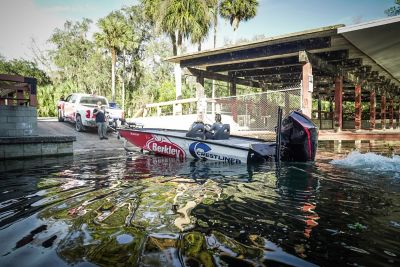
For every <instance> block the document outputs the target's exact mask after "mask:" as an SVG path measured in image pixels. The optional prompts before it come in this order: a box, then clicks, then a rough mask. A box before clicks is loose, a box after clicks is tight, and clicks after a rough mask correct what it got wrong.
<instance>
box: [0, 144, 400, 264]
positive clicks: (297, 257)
mask: <svg viewBox="0 0 400 267" xmlns="http://www.w3.org/2000/svg"><path fill="white" fill-rule="evenodd" d="M353 144H354V143H353ZM334 148H335V144H330V143H326V144H324V143H321V145H320V153H319V159H318V160H317V162H316V163H307V164H299V163H297V164H288V163H282V164H281V166H280V168H276V166H275V165H274V164H268V165H231V164H227V163H221V162H211V161H179V160H176V159H171V158H163V157H156V156H152V155H141V154H133V155H130V156H128V157H127V156H126V155H124V154H118V152H116V153H115V154H108V155H88V156H80V157H75V158H57V159H40V160H36V161H35V160H33V161H31V162H30V163H29V164H28V163H26V164H25V165H23V166H22V168H23V169H19V170H18V169H17V168H11V166H13V164H16V163H12V162H9V163H8V164H6V165H3V169H1V170H0V179H1V183H0V240H2V241H3V240H6V242H0V265H1V266H12V265H14V266H25V265H29V266H39V265H43V266H50V265H51V266H53V265H57V266H63V265H78V266H79V265H81V264H86V265H90V264H92V265H100V266H136V265H138V266H260V265H265V266H270V265H272V266H285V265H292V266H312V265H322V266H326V265H329V266H342V265H362V266H376V265H381V266H385V265H387V266H390V265H393V266H395V265H399V263H400V260H399V257H400V198H399V191H400V182H399V178H396V177H398V174H399V170H398V169H396V168H394V169H390V170H389V171H386V172H380V171H378V172H377V171H376V170H373V169H371V168H369V169H368V168H361V169H360V167H358V168H355V167H354V166H350V167H348V166H345V167H342V166H343V165H342V166H340V167H338V166H337V165H334V164H331V161H332V159H333V158H334V157H340V158H344V157H345V155H344V154H340V153H339V154H335V153H337V152H334ZM375 148H376V150H375V151H377V152H379V153H382V152H383V151H386V153H385V154H392V153H396V151H397V146H396V145H395V144H394V145H393V144H391V145H386V144H380V145H379V144H378V145H376V144H375V147H372V149H371V146H369V145H368V148H367V145H366V144H364V143H361V146H360V147H359V148H358V149H359V151H361V152H368V151H374V149H375ZM342 149H344V150H346V149H347V148H346V145H345V146H344V148H343V144H342ZM353 149H354V146H353ZM348 151H350V149H349V150H348ZM342 153H344V152H342ZM337 155H339V156H337ZM354 155H356V154H353V156H350V157H348V158H346V159H344V162H352V163H354V162H357V160H360V158H362V157H364V156H365V155H363V154H358V156H356V157H355V158H354ZM372 155H373V156H372V157H375V158H374V160H375V161H373V165H380V166H383V165H384V164H385V162H386V163H387V162H388V161H390V159H389V158H379V156H377V155H376V154H372ZM351 157H353V158H351ZM368 157H369V156H368ZM394 158H395V159H396V157H394ZM363 162H364V163H365V162H368V161H366V160H365V159H364V161H363ZM394 165H395V166H397V164H394ZM33 166H35V167H33ZM358 166H365V164H364V165H358ZM20 168H21V167H20Z"/></svg>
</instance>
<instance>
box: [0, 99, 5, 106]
mask: <svg viewBox="0 0 400 267" xmlns="http://www.w3.org/2000/svg"><path fill="white" fill-rule="evenodd" d="M5 104H6V100H5V99H4V98H0V106H5Z"/></svg>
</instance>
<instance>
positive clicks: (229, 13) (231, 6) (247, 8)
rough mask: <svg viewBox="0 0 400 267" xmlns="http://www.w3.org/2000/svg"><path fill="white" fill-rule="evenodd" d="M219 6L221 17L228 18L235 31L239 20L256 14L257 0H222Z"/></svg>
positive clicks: (247, 18) (245, 19)
mask: <svg viewBox="0 0 400 267" xmlns="http://www.w3.org/2000/svg"><path fill="white" fill-rule="evenodd" d="M219 7H220V15H221V17H223V18H225V19H229V20H230V23H231V26H232V27H233V30H234V31H236V30H237V28H238V27H239V23H240V22H241V21H247V20H249V19H251V18H254V17H255V16H256V14H257V7H258V0H222V1H221V4H220V6H219Z"/></svg>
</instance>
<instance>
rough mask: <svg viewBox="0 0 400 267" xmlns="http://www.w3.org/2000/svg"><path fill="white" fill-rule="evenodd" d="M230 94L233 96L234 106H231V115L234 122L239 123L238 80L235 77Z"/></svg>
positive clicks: (232, 80)
mask: <svg viewBox="0 0 400 267" xmlns="http://www.w3.org/2000/svg"><path fill="white" fill-rule="evenodd" d="M229 91H230V92H229V93H230V95H231V96H232V106H231V113H232V118H233V121H235V122H237V121H238V119H237V117H238V112H237V105H238V103H237V98H236V78H235V76H233V77H232V79H231V83H230V87H229Z"/></svg>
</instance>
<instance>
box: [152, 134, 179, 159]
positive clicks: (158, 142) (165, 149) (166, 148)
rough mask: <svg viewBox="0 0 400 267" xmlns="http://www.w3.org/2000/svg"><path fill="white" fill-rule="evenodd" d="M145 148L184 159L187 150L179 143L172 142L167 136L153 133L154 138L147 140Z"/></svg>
mask: <svg viewBox="0 0 400 267" xmlns="http://www.w3.org/2000/svg"><path fill="white" fill-rule="evenodd" d="M145 148H146V149H147V150H150V151H153V152H155V153H156V154H162V155H166V156H170V157H176V158H179V159H183V158H185V157H186V153H185V150H183V149H182V148H181V147H180V146H179V145H177V144H175V143H173V142H171V140H169V139H168V137H166V136H160V135H152V138H151V139H149V140H147V142H146V145H145Z"/></svg>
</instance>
